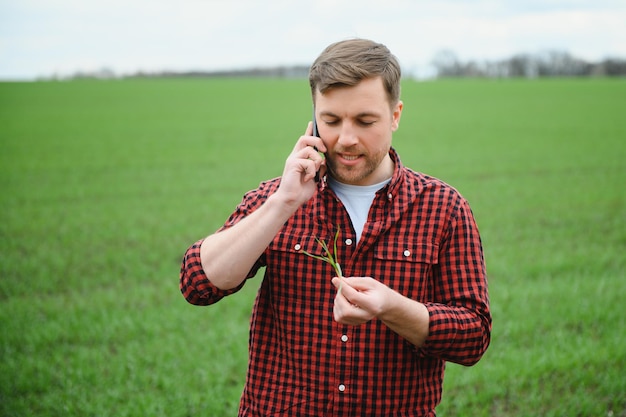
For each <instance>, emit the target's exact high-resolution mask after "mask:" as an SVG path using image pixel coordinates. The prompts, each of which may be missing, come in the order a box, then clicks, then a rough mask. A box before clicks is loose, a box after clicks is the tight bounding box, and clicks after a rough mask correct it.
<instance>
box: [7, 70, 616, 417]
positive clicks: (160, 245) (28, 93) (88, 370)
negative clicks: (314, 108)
mask: <svg viewBox="0 0 626 417" xmlns="http://www.w3.org/2000/svg"><path fill="white" fill-rule="evenodd" d="M308 94H309V92H308V87H307V83H306V81H304V80H290V81H285V80H174V79H171V80H126V81H85V82H37V83H0V185H1V187H2V188H1V189H2V193H1V196H0V330H1V332H0V415H3V416H5V415H6V416H35V415H36V416H57V415H64V416H109V415H110V416H143V415H151V416H168V417H171V416H192V415H211V416H229V415H235V414H236V409H237V402H238V399H239V395H240V393H241V389H242V386H243V382H244V378H245V370H246V358H247V357H246V354H247V353H246V351H247V335H248V317H249V314H250V309H251V306H252V301H253V298H254V296H255V291H256V286H257V285H258V282H254V281H253V282H251V283H250V284H249V285H248V286H246V287H245V288H244V290H243V292H242V293H240V294H238V295H237V296H235V297H230V298H227V299H225V300H223V301H221V302H220V303H219V304H218V305H216V306H213V307H209V308H198V307H193V306H190V305H188V304H186V303H185V301H184V300H183V298H182V296H181V295H180V294H179V291H178V282H177V277H178V268H179V262H180V258H181V256H182V254H183V252H184V250H185V249H186V248H187V246H188V245H190V244H191V243H192V242H193V241H195V240H196V239H198V238H200V237H202V236H203V235H205V234H208V233H210V232H212V231H213V230H214V229H216V228H217V227H219V226H220V225H221V223H222V222H223V221H224V220H225V218H226V217H227V216H228V215H229V214H230V212H231V211H232V209H233V208H234V206H235V205H236V204H237V203H238V202H239V200H240V198H241V196H242V194H243V193H244V192H245V191H247V190H248V189H251V188H254V187H255V186H256V185H257V184H258V183H259V182H260V181H261V180H263V179H265V178H269V177H273V176H277V175H280V173H281V172H282V165H283V163H284V159H285V158H286V156H287V154H288V153H289V151H290V149H291V147H292V144H293V142H294V141H295V140H296V138H297V137H298V136H299V135H300V134H302V133H303V132H304V129H305V128H306V123H307V121H308V120H309V117H310V113H311V105H310V102H309V98H308ZM403 99H404V101H405V111H404V114H403V118H402V122H401V128H400V130H399V131H398V132H397V134H396V136H395V138H394V144H395V146H396V148H397V149H398V150H399V152H400V155H401V157H402V159H403V162H404V163H405V164H406V165H408V166H411V167H413V168H415V169H418V170H420V171H424V172H427V173H430V174H432V175H435V176H438V177H440V178H442V179H444V180H446V181H448V182H450V183H451V184H453V185H454V186H455V187H457V188H458V189H459V190H460V191H461V192H462V193H463V194H464V195H465V196H466V197H467V198H468V199H469V200H470V203H471V204H472V208H473V210H474V213H475V215H476V218H477V221H478V223H479V227H480V229H481V233H482V237H483V242H484V246H485V254H486V259H487V266H488V271H489V280H490V281H489V283H490V293H491V301H492V309H493V314H494V329H493V338H492V345H491V347H490V348H489V350H488V351H487V353H486V355H485V357H484V358H483V360H482V361H481V362H480V363H479V364H478V365H476V366H475V367H472V368H463V367H460V366H456V365H449V366H448V369H447V373H446V382H445V387H444V388H445V392H444V400H443V402H442V404H441V406H440V407H439V409H438V415H440V416H455V415H472V416H495V415H497V416H526V415H542V416H626V396H625V395H624V393H625V392H626V378H624V377H623V375H622V372H623V370H624V369H626V349H624V346H626V338H625V336H624V335H625V334H626V323H625V319H624V314H623V308H622V307H621V305H622V304H623V301H624V299H626V284H625V282H626V281H625V280H624V279H625V277H626V257H624V253H626V193H625V192H624V184H626V168H625V164H624V160H626V120H624V118H623V109H624V105H625V104H626V102H625V99H626V82H625V81H624V80H604V79H594V80H582V79H581V80H576V79H563V80H540V81H527V80H509V81H479V80H464V81H438V82H428V83H416V82H410V81H407V82H405V83H404V85H403ZM255 281H260V280H255Z"/></svg>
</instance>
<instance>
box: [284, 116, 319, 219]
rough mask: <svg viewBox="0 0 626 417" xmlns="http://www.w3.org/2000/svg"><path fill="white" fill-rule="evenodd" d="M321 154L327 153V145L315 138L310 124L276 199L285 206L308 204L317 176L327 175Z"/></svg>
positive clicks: (286, 171)
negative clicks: (279, 199) (278, 198)
mask: <svg viewBox="0 0 626 417" xmlns="http://www.w3.org/2000/svg"><path fill="white" fill-rule="evenodd" d="M320 152H322V153H324V152H326V145H324V142H323V141H322V139H321V138H318V137H316V136H313V123H312V122H309V125H308V126H307V129H306V132H305V134H304V135H302V136H300V138H299V139H298V141H297V142H296V145H295V146H294V148H293V150H292V151H291V154H290V155H289V157H287V161H286V162H285V168H284V170H283V175H282V178H281V182H280V187H279V188H278V190H277V191H276V194H275V195H276V197H279V196H280V198H281V200H282V201H284V203H285V204H287V205H290V206H293V207H296V208H297V207H300V206H301V205H302V204H304V203H305V202H307V201H308V200H309V199H310V198H311V197H313V195H314V194H315V191H316V189H317V184H316V183H315V176H316V174H317V173H318V171H321V172H320V173H319V176H320V177H323V176H324V174H325V170H326V166H325V160H324V157H323V156H322V155H320Z"/></svg>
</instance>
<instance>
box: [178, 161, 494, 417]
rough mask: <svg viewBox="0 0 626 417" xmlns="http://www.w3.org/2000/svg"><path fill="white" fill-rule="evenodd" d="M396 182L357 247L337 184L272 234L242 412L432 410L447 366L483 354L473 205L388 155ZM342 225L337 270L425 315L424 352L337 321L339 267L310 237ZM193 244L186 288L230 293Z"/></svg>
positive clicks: (370, 327) (205, 297) (483, 296)
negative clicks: (414, 304) (378, 286)
mask: <svg viewBox="0 0 626 417" xmlns="http://www.w3.org/2000/svg"><path fill="white" fill-rule="evenodd" d="M391 155H392V158H393V159H394V162H395V163H396V169H395V172H394V175H393V177H392V179H391V182H390V183H389V184H388V185H387V186H385V187H384V188H383V189H381V190H380V191H379V192H378V193H377V195H376V198H375V199H374V202H373V203H372V207H371V209H370V212H369V218H368V221H367V223H366V224H365V227H364V230H363V235H362V237H361V240H360V242H359V243H358V245H357V244H355V243H354V242H355V241H356V235H355V232H354V230H353V229H352V226H351V223H350V219H349V217H348V214H347V212H346V211H345V209H344V208H343V206H342V204H341V202H340V201H339V199H338V198H337V197H336V196H335V194H334V193H333V192H332V190H330V189H327V188H322V187H320V191H319V192H318V193H317V194H316V195H315V196H314V197H313V198H312V199H311V200H309V201H308V202H307V203H306V204H305V205H304V206H303V207H302V208H301V209H299V210H298V211H297V212H296V213H295V214H294V215H293V216H292V217H291V219H290V220H289V221H288V222H287V223H286V224H285V225H284V227H283V229H282V230H281V231H280V232H279V233H278V234H277V235H276V237H275V238H274V240H273V242H272V243H271V244H270V245H269V247H268V248H267V250H266V251H265V253H264V254H263V256H262V257H261V258H260V259H259V260H258V262H257V264H256V265H255V267H254V268H253V270H252V271H250V274H249V278H250V277H253V276H254V275H255V274H256V272H257V270H258V269H259V268H261V267H265V268H266V270H265V276H264V278H263V283H262V284H261V288H260V290H259V294H258V296H257V299H256V301H255V306H254V310H253V314H252V317H251V329H250V342H249V343H250V345H249V347H250V355H249V368H248V375H247V379H246V386H245V390H244V393H243V395H242V398H241V405H240V415H241V416H270V415H272V416H273V415H280V416H298V417H303V416H316V417H319V416H351V417H354V416H434V409H435V406H436V405H437V404H438V403H439V402H440V399H441V389H442V380H443V373H444V362H445V361H452V362H456V363H460V364H464V365H472V364H474V363H475V362H477V361H478V360H479V359H480V357H481V356H482V354H483V353H484V352H485V350H486V349H487V346H488V345H489V341H490V334H491V314H490V310H489V299H488V292H487V280H486V274H485V265H484V260H483V252H482V245H481V240H480V236H479V234H478V230H477V227H476V224H475V221H474V218H473V215H472V212H471V210H470V207H469V205H468V203H467V202H466V201H465V200H464V199H463V198H462V197H461V195H460V194H459V193H458V192H457V191H456V190H455V189H453V188H452V187H450V186H448V185H446V184H445V183H443V182H441V181H439V180H437V179H435V178H432V177H429V176H426V175H423V174H419V173H416V172H413V171H411V170H410V169H408V168H406V167H403V166H402V164H401V163H400V160H399V158H398V156H397V154H396V153H395V151H394V150H392V151H391ZM279 181H280V180H279V179H275V180H271V181H268V182H265V183H262V184H261V185H260V187H259V188H258V189H256V190H254V191H251V192H249V193H247V194H246V195H245V196H244V199H243V201H242V203H241V204H240V205H239V206H238V207H237V209H236V211H235V212H234V213H233V214H232V216H231V217H230V218H229V219H228V221H227V222H226V224H225V225H224V228H228V227H230V226H232V225H234V224H235V223H237V222H238V221H239V220H241V219H242V218H244V217H245V216H247V215H248V214H250V213H251V212H252V211H254V210H255V209H256V208H258V207H259V206H260V205H261V204H263V202H264V201H265V200H266V199H267V198H268V196H270V195H271V194H272V193H274V192H275V191H276V189H277V188H278V185H279ZM337 227H340V230H341V234H340V239H339V241H338V258H339V261H340V264H341V266H342V269H343V272H344V275H345V276H347V277H349V276H369V277H373V278H375V279H377V280H379V281H381V282H383V283H385V284H386V285H388V286H389V287H391V288H393V289H394V290H396V291H398V292H399V293H401V294H403V295H405V296H407V297H410V298H412V299H414V300H417V301H420V302H422V303H424V304H425V305H426V307H427V308H428V310H429V313H430V328H429V337H428V339H427V341H426V343H425V344H424V345H423V346H421V347H416V346H413V345H411V344H410V343H408V342H407V341H406V340H405V339H403V338H401V337H400V336H398V335H397V334H396V333H394V332H393V331H391V330H390V329H389V328H387V327H386V326H385V325H384V324H383V323H382V322H380V321H378V320H372V321H370V322H369V323H366V324H363V325H360V326H344V325H340V324H338V323H336V322H335V321H334V320H333V315H332V309H333V299H334V297H335V291H336V290H335V288H334V287H333V285H332V284H331V282H330V280H331V278H332V277H333V276H334V271H333V269H332V267H331V266H330V265H328V264H327V263H325V262H322V261H318V260H316V259H312V258H310V257H308V256H306V255H305V254H303V253H302V251H303V250H305V251H307V252H310V253H316V254H320V255H322V249H321V247H320V246H319V244H318V243H317V242H316V240H315V238H320V239H325V240H326V241H327V242H332V240H333V237H334V235H335V232H336V230H337ZM200 244H201V241H200V242H197V243H196V244H194V245H193V246H192V247H191V248H189V250H188V251H187V253H186V255H185V258H184V261H183V265H182V269H181V277H180V286H181V291H182V293H183V295H184V296H185V298H186V299H187V300H188V301H189V302H190V303H192V304H198V305H208V304H213V303H215V302H217V301H219V300H220V299H221V298H222V297H224V296H227V295H229V294H231V293H233V292H236V291H237V290H238V289H239V288H241V286H243V285H244V283H245V282H244V283H242V284H241V286H240V287H239V288H236V289H233V290H230V291H221V290H219V289H218V288H216V287H215V286H213V285H212V284H211V282H210V281H209V280H208V279H207V277H206V275H205V274H204V272H203V270H202V266H201V263H200Z"/></svg>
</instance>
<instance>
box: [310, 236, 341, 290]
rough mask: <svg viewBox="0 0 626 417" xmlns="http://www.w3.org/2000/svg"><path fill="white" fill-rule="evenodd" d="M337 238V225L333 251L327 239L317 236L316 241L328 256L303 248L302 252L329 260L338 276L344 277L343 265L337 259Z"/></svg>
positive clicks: (322, 259) (312, 256)
mask: <svg viewBox="0 0 626 417" xmlns="http://www.w3.org/2000/svg"><path fill="white" fill-rule="evenodd" d="M337 239H339V227H337V233H335V238H334V239H333V251H332V252H331V251H330V248H329V247H328V244H327V243H326V242H325V241H323V240H321V239H319V238H317V237H316V238H315V241H316V242H317V243H318V244H319V245H320V246H321V247H322V249H324V252H325V253H326V256H320V255H314V254H312V253H310V252H307V251H305V250H303V251H302V253H304V254H305V255H307V256H310V257H311V258H315V259H319V260H320V261H324V262H328V263H329V264H330V265H331V266H332V267H333V268H334V269H335V272H336V273H337V276H338V277H339V278H343V272H341V265H339V261H338V260H337ZM342 285H343V282H340V283H339V289H338V290H337V293H338V294H339V293H341V287H342Z"/></svg>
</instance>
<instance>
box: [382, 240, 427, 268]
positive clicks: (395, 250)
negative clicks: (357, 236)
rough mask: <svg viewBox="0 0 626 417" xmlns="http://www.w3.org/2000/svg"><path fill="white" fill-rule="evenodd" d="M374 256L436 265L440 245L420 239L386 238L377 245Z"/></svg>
mask: <svg viewBox="0 0 626 417" xmlns="http://www.w3.org/2000/svg"><path fill="white" fill-rule="evenodd" d="M374 257H375V258H376V259H380V260H388V261H405V262H418V263H425V264H431V265H434V264H437V263H439V245H437V244H435V243H431V242H423V241H418V240H404V239H384V240H382V241H380V242H379V243H378V244H377V245H376V248H375V249H374Z"/></svg>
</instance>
